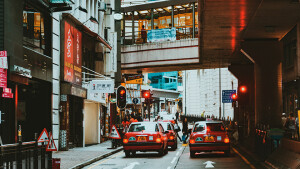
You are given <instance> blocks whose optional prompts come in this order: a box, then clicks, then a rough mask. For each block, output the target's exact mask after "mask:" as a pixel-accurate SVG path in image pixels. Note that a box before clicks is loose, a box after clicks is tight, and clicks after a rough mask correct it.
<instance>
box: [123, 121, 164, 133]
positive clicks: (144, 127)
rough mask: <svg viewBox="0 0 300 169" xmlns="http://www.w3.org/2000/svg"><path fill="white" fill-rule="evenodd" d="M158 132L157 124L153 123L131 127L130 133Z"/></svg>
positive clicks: (137, 124)
mask: <svg viewBox="0 0 300 169" xmlns="http://www.w3.org/2000/svg"><path fill="white" fill-rule="evenodd" d="M140 131H145V132H158V131H159V129H158V126H157V125H156V124H151V123H148V124H147V123H135V124H132V125H130V127H129V130H128V132H140Z"/></svg>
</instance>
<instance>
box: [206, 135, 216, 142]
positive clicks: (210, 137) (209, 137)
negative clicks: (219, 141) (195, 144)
mask: <svg viewBox="0 0 300 169" xmlns="http://www.w3.org/2000/svg"><path fill="white" fill-rule="evenodd" d="M205 141H215V139H214V136H206V137H205Z"/></svg>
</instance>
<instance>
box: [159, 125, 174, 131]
mask: <svg viewBox="0 0 300 169" xmlns="http://www.w3.org/2000/svg"><path fill="white" fill-rule="evenodd" d="M160 124H161V125H162V126H163V128H164V130H172V128H171V125H170V124H169V123H160Z"/></svg>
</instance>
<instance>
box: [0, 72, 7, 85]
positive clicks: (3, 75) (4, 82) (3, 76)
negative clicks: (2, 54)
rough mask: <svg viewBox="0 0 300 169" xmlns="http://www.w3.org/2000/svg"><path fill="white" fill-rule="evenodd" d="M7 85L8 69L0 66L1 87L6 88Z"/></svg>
mask: <svg viewBox="0 0 300 169" xmlns="http://www.w3.org/2000/svg"><path fill="white" fill-rule="evenodd" d="M6 86H7V69H2V68H0V87H2V88H5V87H6Z"/></svg>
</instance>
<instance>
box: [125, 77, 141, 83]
mask: <svg viewBox="0 0 300 169" xmlns="http://www.w3.org/2000/svg"><path fill="white" fill-rule="evenodd" d="M126 84H143V78H140V79H134V80H128V81H126Z"/></svg>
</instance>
